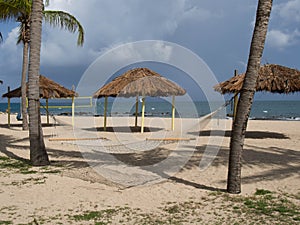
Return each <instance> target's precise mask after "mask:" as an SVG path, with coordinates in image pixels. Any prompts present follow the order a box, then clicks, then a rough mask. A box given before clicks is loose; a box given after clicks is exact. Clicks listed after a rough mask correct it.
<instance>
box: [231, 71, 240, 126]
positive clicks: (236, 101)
mask: <svg viewBox="0 0 300 225" xmlns="http://www.w3.org/2000/svg"><path fill="white" fill-rule="evenodd" d="M237 75H238V71H237V70H234V76H237ZM237 93H238V92H237V91H236V92H235V93H234V94H235V96H234V99H233V118H232V121H234V120H235V116H236V110H237V104H238V101H239V97H238V94H237Z"/></svg>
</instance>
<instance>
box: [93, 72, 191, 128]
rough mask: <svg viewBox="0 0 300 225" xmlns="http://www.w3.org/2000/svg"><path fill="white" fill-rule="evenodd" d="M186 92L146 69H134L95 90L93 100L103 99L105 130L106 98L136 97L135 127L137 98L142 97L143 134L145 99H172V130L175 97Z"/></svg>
mask: <svg viewBox="0 0 300 225" xmlns="http://www.w3.org/2000/svg"><path fill="white" fill-rule="evenodd" d="M185 93H186V91H185V90H184V89H183V88H181V87H180V86H179V85H177V84H175V83H174V82H172V81H170V80H168V79H166V78H165V77H163V76H161V75H160V74H158V73H156V72H154V71H152V70H150V69H148V68H135V69H132V70H129V71H127V72H125V73H124V74H122V75H121V76H119V77H116V78H115V79H114V80H112V81H111V82H110V83H108V84H106V85H104V86H103V87H101V88H100V89H99V90H97V91H96V92H95V93H94V95H93V97H94V98H102V97H104V98H105V102H104V130H106V117H107V98H108V97H125V98H129V97H136V107H135V109H136V111H135V127H137V115H138V98H139V96H141V97H142V121H141V133H143V132H144V116H145V97H146V96H150V97H167V96H173V99H172V125H171V129H172V130H174V121H175V119H174V118H175V96H181V95H184V94H185Z"/></svg>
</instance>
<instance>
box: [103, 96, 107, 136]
mask: <svg viewBox="0 0 300 225" xmlns="http://www.w3.org/2000/svg"><path fill="white" fill-rule="evenodd" d="M106 122H107V96H105V100H104V122H103V123H104V124H103V130H104V131H106Z"/></svg>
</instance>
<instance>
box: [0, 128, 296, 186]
mask: <svg viewBox="0 0 300 225" xmlns="http://www.w3.org/2000/svg"><path fill="white" fill-rule="evenodd" d="M0 140H1V143H2V144H1V146H0V152H2V153H3V154H5V155H6V156H8V157H10V158H13V159H17V160H22V161H25V162H27V163H29V160H28V159H25V158H22V157H20V156H18V155H16V154H15V153H14V152H12V151H9V150H8V148H14V149H18V148H20V149H24V150H28V151H29V147H24V144H22V142H24V141H28V138H27V137H26V138H21V139H15V138H14V137H13V136H10V135H3V134H0ZM210 147H212V148H217V147H218V146H207V145H202V146H197V147H196V149H195V151H194V152H193V154H192V156H191V157H190V159H189V160H188V162H187V163H186V164H185V166H184V167H183V168H182V169H181V171H188V170H191V169H194V168H198V167H199V164H200V162H201V160H202V159H203V157H207V156H208V157H213V160H212V163H211V165H210V166H211V167H214V168H218V167H221V166H222V168H221V169H222V170H223V169H224V166H225V167H226V166H227V165H228V158H229V149H228V148H226V147H222V148H220V149H219V150H218V152H217V154H216V155H215V156H214V154H212V153H211V151H209V149H210ZM185 149H187V148H186V147H185ZM172 151H173V150H172V148H164V147H160V146H159V147H157V148H154V149H152V150H147V151H140V152H138V151H136V152H130V153H126V152H125V153H124V152H117V153H110V154H109V155H110V156H111V157H114V159H116V160H115V161H110V159H109V158H107V157H105V154H106V155H107V154H108V153H105V152H97V151H90V150H86V151H85V150H84V148H83V150H82V149H81V151H80V150H78V149H76V146H74V149H73V150H69V148H68V150H64V149H61V148H59V146H58V147H57V148H47V152H48V154H49V156H50V157H51V164H52V165H60V166H64V167H66V168H68V169H74V171H76V169H78V168H88V167H93V165H99V164H109V165H118V162H122V163H124V164H126V165H129V166H135V167H138V168H139V169H142V170H148V171H149V172H152V173H156V174H157V175H159V176H161V177H162V178H166V179H169V180H171V181H173V182H176V183H181V184H185V185H188V186H192V187H194V188H199V189H204V190H210V191H225V190H224V189H219V188H216V187H211V186H206V185H204V184H200V183H195V182H193V181H190V180H188V179H184V178H180V177H178V176H176V175H173V176H171V177H170V176H168V175H167V174H165V173H164V171H160V170H159V169H157V168H156V167H155V164H157V163H159V162H162V161H163V160H165V159H167V158H169V157H174V158H173V161H174V162H176V160H177V159H178V161H180V155H181V152H180V151H182V154H184V151H185V152H186V151H193V149H190V150H176V151H178V153H179V154H178V155H177V156H174V155H171V152H172ZM176 157H177V158H176ZM299 162H300V153H299V151H297V150H293V149H284V148H278V147H261V146H254V145H247V144H245V146H244V150H243V155H242V163H243V167H247V168H252V167H254V166H255V167H261V166H267V169H264V170H262V171H261V172H260V173H257V174H251V175H247V176H245V177H243V178H242V180H243V183H255V182H257V181H260V180H264V179H267V180H278V179H284V178H287V177H291V176H294V175H298V176H300V175H299V171H300V165H299ZM152 165H153V166H152ZM171 166H172V165H171ZM149 168H150V169H149Z"/></svg>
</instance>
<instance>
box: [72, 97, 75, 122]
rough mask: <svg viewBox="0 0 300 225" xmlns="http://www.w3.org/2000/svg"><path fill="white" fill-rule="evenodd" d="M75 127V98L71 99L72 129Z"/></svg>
mask: <svg viewBox="0 0 300 225" xmlns="http://www.w3.org/2000/svg"><path fill="white" fill-rule="evenodd" d="M74 125H75V97H74V96H73V97H72V127H74Z"/></svg>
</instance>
